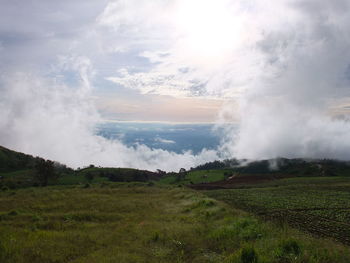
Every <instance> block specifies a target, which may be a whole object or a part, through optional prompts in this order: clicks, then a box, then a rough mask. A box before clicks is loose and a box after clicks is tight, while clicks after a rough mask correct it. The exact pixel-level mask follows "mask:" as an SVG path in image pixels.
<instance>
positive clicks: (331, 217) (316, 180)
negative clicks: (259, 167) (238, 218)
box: [206, 177, 350, 245]
mask: <svg viewBox="0 0 350 263" xmlns="http://www.w3.org/2000/svg"><path fill="white" fill-rule="evenodd" d="M239 187H240V188H239V189H228V190H214V191H207V192H206V193H207V194H208V195H209V196H210V197H212V198H216V199H219V200H223V201H225V202H227V203H229V204H231V205H233V206H234V207H239V208H241V209H244V210H247V211H249V212H253V213H255V214H257V215H259V216H262V217H263V218H265V219H273V220H274V221H277V222H279V223H282V224H284V223H288V224H289V225H292V226H294V227H297V228H299V229H302V230H305V231H308V232H310V233H312V234H314V235H317V236H326V237H331V238H334V239H336V240H339V241H341V242H343V243H345V244H349V245H350V225H349V224H348V222H349V220H350V177H301V178H286V179H280V180H275V181H271V182H268V183H265V184H256V185H244V186H243V185H240V186H239Z"/></svg>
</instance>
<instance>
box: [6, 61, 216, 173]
mask: <svg viewBox="0 0 350 263" xmlns="http://www.w3.org/2000/svg"><path fill="white" fill-rule="evenodd" d="M82 60H83V61H85V59H82ZM76 64H77V65H79V66H80V67H81V68H82V69H81V71H82V72H83V73H82V74H85V73H86V69H85V67H86V65H85V63H83V62H81V59H79V58H78V62H77V63H76ZM86 81H88V79H85V78H84V75H82V77H81V80H80V85H79V86H77V87H75V88H74V89H72V87H67V86H65V85H64V84H62V83H55V82H53V81H52V80H51V79H49V80H47V79H44V78H39V77H38V76H36V75H28V74H26V73H18V74H14V75H7V76H2V78H1V82H0V90H1V94H2V95H3V96H2V97H1V98H0V110H1V112H2V116H1V119H0V127H1V129H0V144H1V145H4V146H7V147H11V148H13V149H16V150H19V151H23V152H26V153H30V154H34V155H39V156H43V157H46V158H50V159H53V160H57V161H60V162H63V163H65V164H68V165H70V166H72V167H78V166H80V167H81V166H86V165H89V164H90V163H91V164H96V165H101V166H114V167H116V166H118V167H135V168H143V169H151V170H155V169H163V170H167V171H177V170H178V169H180V168H181V167H188V168H189V167H193V166H195V165H198V164H200V163H202V162H206V161H209V160H212V159H213V158H214V159H215V158H217V157H218V156H217V153H216V152H215V151H208V150H203V151H202V152H201V153H200V154H198V155H193V154H192V153H191V152H184V153H183V154H176V153H173V152H168V151H164V150H161V149H150V148H148V147H146V146H144V145H137V146H136V147H127V146H125V145H123V144H122V143H121V142H120V141H119V140H113V141H110V140H107V139H105V138H103V137H101V136H97V135H95V130H94V129H95V127H96V124H97V123H99V121H101V120H100V116H99V114H98V113H97V112H96V110H95V107H94V104H93V101H92V100H91V97H90V89H91V87H90V85H87V83H86ZM161 141H162V142H165V143H169V141H168V140H161Z"/></svg>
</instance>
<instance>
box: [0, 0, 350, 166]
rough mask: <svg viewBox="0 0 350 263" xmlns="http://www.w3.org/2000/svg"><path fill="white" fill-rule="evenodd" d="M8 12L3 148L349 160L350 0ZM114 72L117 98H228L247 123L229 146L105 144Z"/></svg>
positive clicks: (73, 157)
mask: <svg viewBox="0 0 350 263" xmlns="http://www.w3.org/2000/svg"><path fill="white" fill-rule="evenodd" d="M18 6H21V8H18ZM0 13H1V15H0V39H1V45H0V46H1V48H0V70H1V72H2V74H1V76H0V93H1V97H0V110H1V113H2V114H1V117H0V143H1V144H3V145H5V146H8V147H11V148H15V149H17V150H21V151H25V152H28V153H32V154H37V155H42V156H44V157H47V158H51V159H55V160H58V161H61V162H65V163H67V164H69V165H72V166H81V165H88V164H89V163H95V164H100V165H107V166H130V167H141V168H148V169H156V168H160V169H164V170H172V169H174V170H176V169H178V168H179V167H182V166H183V167H190V166H193V165H195V164H199V163H201V162H205V161H208V160H212V159H215V158H219V156H218V155H220V156H226V157H227V156H229V157H238V158H266V157H276V156H286V157H303V156H305V157H332V158H341V159H347V158H348V156H349V153H350V150H349V149H350V138H349V134H350V125H349V122H348V118H347V117H346V116H345V117H341V118H340V117H337V115H340V114H342V115H346V114H347V111H346V108H345V107H343V106H344V105H345V106H346V105H348V104H347V103H346V100H347V98H348V97H349V84H350V83H349V81H350V77H349V74H350V73H349V72H350V71H349V68H350V66H349V65H350V63H349V61H350V51H349V48H348V47H349V44H350V43H349V42H350V35H349V34H350V33H349V30H348V28H349V26H350V16H349V4H348V2H347V1H346V0H335V1H316V0H308V1H306V0H282V1H275V2H273V3H267V2H266V1H263V0H253V1H249V2H247V1H243V0H242V1H229V0H218V1H215V3H214V2H213V1H211V0H201V1H199V0H198V1H197V0H194V1H187V0H174V1H161V0H150V1H138V0H137V1H136V0H118V1H97V0H96V1H75V2H74V3H72V2H71V1H68V0H65V1H56V2H50V3H49V2H48V1H44V0H40V1H25V3H24V2H23V3H22V2H19V1H18V0H15V1H10V2H7V3H4V4H3V5H2V8H1V11H0ZM13 17H16V19H15V20H14V19H13ZM208 18H210V19H208ZM106 79H108V80H110V83H111V84H113V85H112V88H111V87H109V89H113V88H115V90H116V91H115V95H116V96H117V95H118V92H119V91H121V90H122V88H124V89H125V88H127V89H130V90H133V91H137V92H139V93H140V94H152V95H170V96H175V97H181V98H183V97H198V98H213V97H214V98H224V99H225V100H226V103H225V106H224V108H223V110H222V112H221V114H220V115H219V118H220V120H221V121H222V120H225V121H230V122H232V121H236V122H237V121H239V128H238V130H237V127H233V126H228V128H224V131H225V135H224V136H223V142H222V147H221V152H220V154H219V153H217V152H214V151H203V152H202V153H200V154H199V155H193V154H191V153H190V152H186V153H184V154H181V155H180V154H175V153H172V152H167V151H163V150H151V149H149V148H147V147H146V146H143V145H139V146H137V147H136V148H128V147H126V146H125V145H123V144H122V143H121V142H120V141H118V140H116V141H112V142H111V141H108V140H106V139H104V138H102V137H99V136H96V135H94V134H95V133H94V127H95V125H96V123H98V122H99V121H100V115H99V113H98V112H97V111H96V108H95V100H94V99H93V96H96V94H97V93H98V92H97V91H98V90H102V89H105V87H104V86H103V85H105V84H106V83H105V82H103V80H106Z"/></svg>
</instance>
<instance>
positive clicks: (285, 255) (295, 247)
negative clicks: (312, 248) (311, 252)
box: [276, 239, 302, 262]
mask: <svg viewBox="0 0 350 263" xmlns="http://www.w3.org/2000/svg"><path fill="white" fill-rule="evenodd" d="M301 253H302V250H301V246H300V244H299V243H298V241H296V240H294V239H287V240H284V241H282V243H281V244H280V245H279V247H278V248H277V251H276V257H277V258H278V259H280V261H281V262H291V261H292V260H294V259H296V258H297V257H298V256H300V255H301Z"/></svg>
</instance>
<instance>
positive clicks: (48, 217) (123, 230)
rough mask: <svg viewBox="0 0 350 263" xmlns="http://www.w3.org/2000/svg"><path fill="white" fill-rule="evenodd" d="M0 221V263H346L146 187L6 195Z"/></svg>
mask: <svg viewBox="0 0 350 263" xmlns="http://www.w3.org/2000/svg"><path fill="white" fill-rule="evenodd" d="M232 191H236V190H232ZM237 191H238V190H237ZM225 193H226V192H225ZM227 193H229V192H227ZM230 193H231V192H230ZM211 194H212V195H213V196H215V197H219V196H220V193H219V192H211ZM222 194H224V192H222ZM229 196H230V195H229ZM0 220H1V224H0V262H2V263H14V262H20V263H23V262H35V263H61V262H70V263H82V262H87V263H95V262H96V263H104V262H118V263H119V262H120V263H122V262H244V263H247V262H250V263H252V262H255V263H256V262H303V263H304V262H344V263H345V262H350V253H349V249H348V248H347V247H345V246H343V245H341V244H339V243H335V242H333V241H330V240H325V239H320V238H318V239H316V238H312V237H310V236H308V235H307V234H304V233H301V232H298V231H297V230H293V229H290V228H289V227H287V226H285V225H284V226H283V227H279V226H276V225H274V224H272V223H265V222H263V221H261V219H256V218H255V217H253V216H250V215H248V214H246V213H245V212H242V211H239V210H236V209H233V208H231V207H230V206H228V205H226V204H224V203H221V202H220V201H216V200H213V199H211V198H208V197H207V196H205V195H203V194H202V193H199V192H196V191H193V190H190V189H187V188H182V187H172V186H166V185H158V186H157V185H154V184H153V183H145V184H142V183H105V182H103V183H99V184H93V185H92V186H90V185H76V186H51V187H45V188H39V187H37V188H26V189H19V190H6V191H2V192H0Z"/></svg>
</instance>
